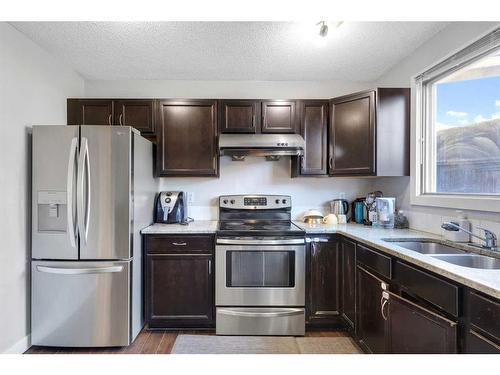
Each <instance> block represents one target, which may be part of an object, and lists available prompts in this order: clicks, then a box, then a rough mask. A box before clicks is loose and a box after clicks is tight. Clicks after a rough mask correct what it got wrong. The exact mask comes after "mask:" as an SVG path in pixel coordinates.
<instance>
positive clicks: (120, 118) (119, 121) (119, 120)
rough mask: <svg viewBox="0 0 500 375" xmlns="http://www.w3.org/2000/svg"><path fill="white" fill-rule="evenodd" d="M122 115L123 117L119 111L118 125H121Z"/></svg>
mask: <svg viewBox="0 0 500 375" xmlns="http://www.w3.org/2000/svg"><path fill="white" fill-rule="evenodd" d="M122 117H123V113H120V117H119V119H118V123H119V124H120V126H123V123H122Z"/></svg>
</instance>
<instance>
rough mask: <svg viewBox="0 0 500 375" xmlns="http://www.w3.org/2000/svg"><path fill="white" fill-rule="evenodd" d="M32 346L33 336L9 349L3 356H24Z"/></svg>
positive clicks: (24, 338) (27, 336) (23, 339)
mask: <svg viewBox="0 0 500 375" xmlns="http://www.w3.org/2000/svg"><path fill="white" fill-rule="evenodd" d="M30 346H31V335H26V336H24V337H23V338H22V339H21V340H19V341H18V342H16V343H15V344H14V345H12V346H11V347H10V348H7V349H6V350H5V351H4V352H3V354H23V353H24V352H25V351H26V350H28V349H29V348H30Z"/></svg>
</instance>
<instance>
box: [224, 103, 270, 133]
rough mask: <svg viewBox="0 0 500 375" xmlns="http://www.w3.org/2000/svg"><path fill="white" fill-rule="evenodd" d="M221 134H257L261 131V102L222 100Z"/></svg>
mask: <svg viewBox="0 0 500 375" xmlns="http://www.w3.org/2000/svg"><path fill="white" fill-rule="evenodd" d="M220 112H221V120H220V131H221V133H257V132H259V131H260V113H261V112H260V101H258V100H222V101H221V110H220Z"/></svg>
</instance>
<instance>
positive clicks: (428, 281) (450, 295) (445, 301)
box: [394, 262, 458, 316]
mask: <svg viewBox="0 0 500 375" xmlns="http://www.w3.org/2000/svg"><path fill="white" fill-rule="evenodd" d="M394 274H395V280H396V282H397V283H398V284H400V285H401V286H402V287H404V288H406V289H407V290H408V291H409V292H411V293H413V294H415V295H417V296H419V297H421V298H423V299H425V300H426V301H428V302H430V303H432V304H434V305H436V306H437V307H439V308H440V309H441V310H443V311H446V312H448V313H450V314H452V315H453V316H458V287H457V286H455V285H453V284H450V283H448V282H447V281H444V280H442V279H438V278H437V277H435V276H432V275H431V274H428V273H426V272H423V271H420V270H418V269H416V268H413V267H411V266H408V265H406V264H403V263H400V262H396V265H395V266H394Z"/></svg>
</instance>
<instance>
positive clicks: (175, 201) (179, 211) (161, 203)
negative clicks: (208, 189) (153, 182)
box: [155, 191, 187, 224]
mask: <svg viewBox="0 0 500 375" xmlns="http://www.w3.org/2000/svg"><path fill="white" fill-rule="evenodd" d="M186 220H187V205H186V194H185V193H184V192H183V191H162V192H160V193H159V194H158V196H157V197H156V202H155V223H163V224H175V223H178V224H180V223H185V222H186Z"/></svg>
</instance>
